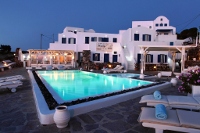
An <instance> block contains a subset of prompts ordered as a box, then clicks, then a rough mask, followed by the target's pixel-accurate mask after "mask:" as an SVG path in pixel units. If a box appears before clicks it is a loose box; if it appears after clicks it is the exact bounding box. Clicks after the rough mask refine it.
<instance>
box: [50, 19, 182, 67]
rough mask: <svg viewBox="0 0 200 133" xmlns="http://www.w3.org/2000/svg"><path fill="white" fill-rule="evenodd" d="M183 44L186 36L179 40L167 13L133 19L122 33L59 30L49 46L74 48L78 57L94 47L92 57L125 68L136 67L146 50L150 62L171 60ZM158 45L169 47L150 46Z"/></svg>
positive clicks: (51, 47) (76, 58)
mask: <svg viewBox="0 0 200 133" xmlns="http://www.w3.org/2000/svg"><path fill="white" fill-rule="evenodd" d="M182 44H183V40H177V35H176V28H175V27H173V26H170V23H169V20H168V19H167V18H166V17H165V16H159V17H157V18H156V19H155V20H153V21H133V22H132V27H131V28H129V29H127V30H120V31H119V33H118V34H109V33H96V32H95V31H94V30H92V29H89V30H84V29H83V28H76V27H66V28H65V29H64V30H63V33H59V34H58V41H56V42H54V43H50V45H49V49H48V50H70V51H74V60H75V61H76V60H79V61H80V60H81V56H82V54H81V53H82V51H83V50H90V51H91V59H90V60H91V61H94V62H120V63H122V65H124V67H125V69H128V70H133V69H134V68H135V63H140V61H141V54H142V55H143V54H145V58H146V63H149V64H159V63H166V64H167V63H169V64H170V62H171V54H170V53H171V52H170V49H171V48H175V49H176V50H179V51H181V49H179V47H180V48H182V47H183V46H182ZM154 46H155V47H166V48H168V49H169V50H168V51H159V52H158V51H152V50H150V49H149V47H154ZM141 50H142V51H143V52H142V53H141ZM165 50H166V49H165ZM184 50H185V49H184ZM184 56H185V54H184ZM180 58H182V57H180Z"/></svg>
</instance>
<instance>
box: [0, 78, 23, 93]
mask: <svg viewBox="0 0 200 133" xmlns="http://www.w3.org/2000/svg"><path fill="white" fill-rule="evenodd" d="M20 85H22V82H21V81H19V80H15V81H6V82H1V83H0V89H5V88H7V89H9V90H10V91H11V92H16V88H17V87H18V86H20Z"/></svg>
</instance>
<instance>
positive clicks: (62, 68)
mask: <svg viewBox="0 0 200 133" xmlns="http://www.w3.org/2000/svg"><path fill="white" fill-rule="evenodd" d="M57 69H58V70H65V69H67V68H66V67H65V66H64V65H58V66H57Z"/></svg>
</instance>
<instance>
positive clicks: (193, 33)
mask: <svg viewBox="0 0 200 133" xmlns="http://www.w3.org/2000/svg"><path fill="white" fill-rule="evenodd" d="M197 30H198V29H197V28H196V27H194V28H190V29H185V30H183V31H181V33H180V34H177V38H178V39H186V38H188V37H191V38H192V39H195V38H196V37H197Z"/></svg>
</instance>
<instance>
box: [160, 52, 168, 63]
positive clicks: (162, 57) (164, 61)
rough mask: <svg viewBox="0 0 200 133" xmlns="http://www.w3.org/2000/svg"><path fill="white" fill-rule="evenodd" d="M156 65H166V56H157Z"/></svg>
mask: <svg viewBox="0 0 200 133" xmlns="http://www.w3.org/2000/svg"><path fill="white" fill-rule="evenodd" d="M158 63H167V55H164V54H159V55H158Z"/></svg>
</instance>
